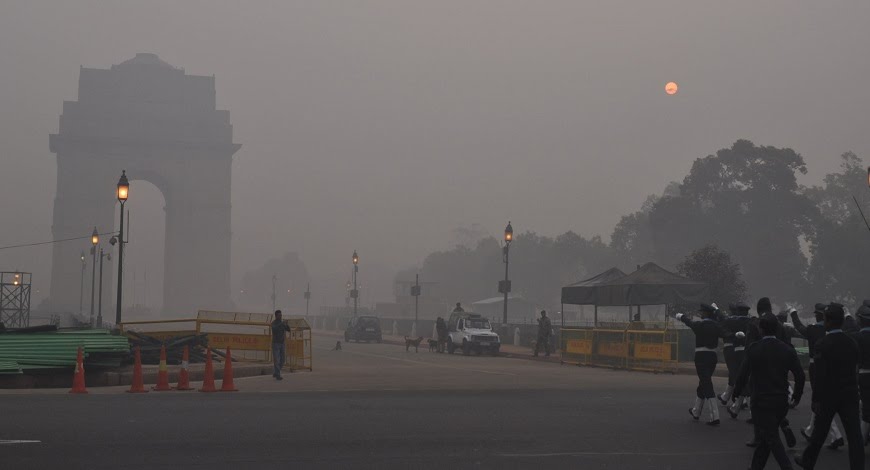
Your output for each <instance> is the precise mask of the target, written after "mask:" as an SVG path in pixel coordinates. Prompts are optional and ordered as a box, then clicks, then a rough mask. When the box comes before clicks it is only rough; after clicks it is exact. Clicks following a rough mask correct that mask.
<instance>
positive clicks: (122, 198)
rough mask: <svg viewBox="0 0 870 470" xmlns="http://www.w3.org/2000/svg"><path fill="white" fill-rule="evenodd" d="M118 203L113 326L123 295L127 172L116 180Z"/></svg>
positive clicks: (116, 319) (128, 188)
mask: <svg viewBox="0 0 870 470" xmlns="http://www.w3.org/2000/svg"><path fill="white" fill-rule="evenodd" d="M116 195H117V196H118V202H120V203H121V226H120V228H121V230H120V231H118V296H117V297H118V298H117V301H118V305H117V307H116V309H115V325H120V324H121V296H122V295H123V282H124V243H125V242H124V203H125V202H127V197H128V196H129V195H130V182H129V181H127V171H126V170H121V178H120V179H119V180H118V191H117V193H116Z"/></svg>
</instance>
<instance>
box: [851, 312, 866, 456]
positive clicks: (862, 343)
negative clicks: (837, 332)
mask: <svg viewBox="0 0 870 470" xmlns="http://www.w3.org/2000/svg"><path fill="white" fill-rule="evenodd" d="M856 316H857V317H858V325H859V326H860V327H861V330H860V331H858V333H855V334H854V335H853V336H852V338H854V339H855V342H857V343H858V350H859V351H860V352H861V359H860V362H859V363H858V390H859V391H860V393H861V436H863V437H864V445H865V446H866V445H867V441H868V439H870V436H868V434H870V307H868V306H866V305H862V306H861V307H860V308H859V309H858V311H857V312H856Z"/></svg>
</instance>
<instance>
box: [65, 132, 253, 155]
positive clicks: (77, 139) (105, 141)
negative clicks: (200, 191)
mask: <svg viewBox="0 0 870 470" xmlns="http://www.w3.org/2000/svg"><path fill="white" fill-rule="evenodd" d="M48 145H49V149H50V150H51V153H62V152H65V151H86V152H93V151H94V149H103V150H105V149H107V148H114V149H117V150H134V149H135V150H137V151H140V152H141V151H147V152H150V151H155V150H156V151H161V150H169V149H172V150H179V149H182V150H208V151H209V152H220V153H222V154H226V155H228V156H232V155H234V154H235V153H236V152H238V150H239V149H240V148H241V147H242V144H234V143H218V142H208V141H200V142H196V141H184V140H171V141H170V140H162V141H161V140H145V139H123V138H111V137H85V136H70V135H64V134H49V136H48Z"/></svg>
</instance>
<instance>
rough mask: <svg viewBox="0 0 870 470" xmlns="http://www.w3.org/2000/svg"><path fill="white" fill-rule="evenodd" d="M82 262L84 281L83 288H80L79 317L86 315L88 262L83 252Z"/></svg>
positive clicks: (82, 282) (82, 281)
mask: <svg viewBox="0 0 870 470" xmlns="http://www.w3.org/2000/svg"><path fill="white" fill-rule="evenodd" d="M81 260H82V280H81V286H79V315H81V314H83V313H84V310H83V309H84V307H83V305H84V303H85V266H86V265H87V264H88V262H87V261H85V252H84V251H82V254H81Z"/></svg>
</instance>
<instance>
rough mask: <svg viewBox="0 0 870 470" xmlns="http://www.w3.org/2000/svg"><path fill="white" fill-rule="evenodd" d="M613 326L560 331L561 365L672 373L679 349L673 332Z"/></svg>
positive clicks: (666, 328)
mask: <svg viewBox="0 0 870 470" xmlns="http://www.w3.org/2000/svg"><path fill="white" fill-rule="evenodd" d="M616 326H618V325H608V327H607V328H594V329H593V328H562V332H561V339H560V343H561V346H562V347H561V350H562V352H561V354H562V358H561V359H562V363H564V364H576V365H592V366H601V367H612V368H615V369H632V370H646V371H653V372H676V369H677V351H678V349H679V348H678V335H677V332H676V330H674V329H669V328H668V327H667V325H661V327H663V328H661V329H658V328H655V329H647V328H646V327H645V326H644V325H639V324H625V325H624V328H615V327H616ZM655 326H657V327H658V326H659V325H655ZM639 328H642V329H639Z"/></svg>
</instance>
